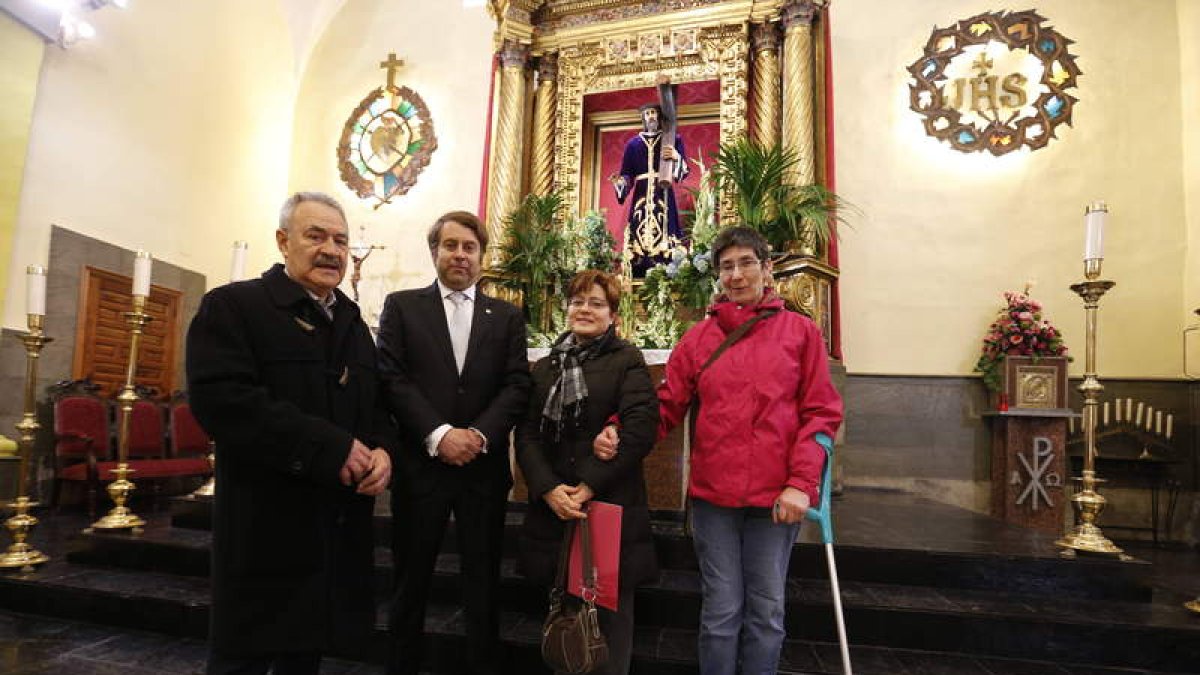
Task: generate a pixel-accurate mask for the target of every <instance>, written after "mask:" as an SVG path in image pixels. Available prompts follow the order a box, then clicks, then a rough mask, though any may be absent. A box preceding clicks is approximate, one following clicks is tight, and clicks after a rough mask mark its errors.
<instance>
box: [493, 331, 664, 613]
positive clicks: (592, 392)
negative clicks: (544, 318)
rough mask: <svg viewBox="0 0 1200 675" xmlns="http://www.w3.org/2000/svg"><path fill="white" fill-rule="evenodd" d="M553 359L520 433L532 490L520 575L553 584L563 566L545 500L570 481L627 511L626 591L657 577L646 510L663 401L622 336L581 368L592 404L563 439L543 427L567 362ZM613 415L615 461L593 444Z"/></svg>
mask: <svg viewBox="0 0 1200 675" xmlns="http://www.w3.org/2000/svg"><path fill="white" fill-rule="evenodd" d="M557 361H558V358H557V357H556V356H553V355H551V356H547V357H545V358H543V359H541V360H539V361H538V362H537V363H536V364H535V365H534V366H533V395H532V397H531V398H530V401H529V409H528V412H527V413H526V415H525V418H524V419H523V420H522V422H521V424H520V426H518V427H517V462H518V463H519V464H520V466H521V472H522V473H523V475H524V476H525V482H526V484H527V485H528V486H529V510H528V511H527V512H526V515H525V523H524V525H523V527H522V528H521V539H520V543H521V546H520V551H521V558H520V562H521V569H522V571H523V572H524V573H525V575H526V576H527V577H529V578H530V579H532V580H534V581H536V582H538V583H541V584H544V585H546V586H550V585H551V584H553V583H554V576H555V572H556V571H557V567H558V552H559V547H560V546H561V544H562V537H563V527H564V524H563V521H561V520H559V519H558V516H556V515H554V512H553V511H551V510H550V507H549V506H547V505H546V502H545V500H544V499H542V495H543V494H545V493H546V492H548V491H549V490H551V489H553V488H554V487H555V486H557V485H559V484H561V483H566V484H568V485H576V484H578V483H581V482H583V483H587V484H588V486H590V487H591V488H592V490H593V491H595V493H596V496H595V499H598V500H600V501H605V502H611V503H614V504H620V505H621V506H623V507H624V509H623V514H622V519H621V574H620V584H621V588H622V589H625V588H632V587H633V586H637V585H638V584H642V583H646V582H648V581H652V580H654V579H657V578H658V558H657V556H656V555H655V552H654V538H653V535H652V533H651V531H650V511H649V509H648V508H647V506H646V479H645V476H644V475H643V473H642V460H643V459H644V458H645V457H646V455H647V454H649V453H650V450H651V448H652V447H653V446H654V440H655V434H656V433H657V430H658V398H657V397H656V396H655V393H654V386H653V384H652V383H651V381H650V372H649V371H648V370H647V369H646V362H645V360H644V359H643V358H642V353H641V352H640V351H639V350H638V349H637V348H636V347H634V346H633V345H631V344H629V343H628V342H626V341H624V340H621V339H619V338H616V339H613V340H612V341H611V342H610V343H609V344H608V345H607V346H605V347H604V348H602V351H601V352H600V353H599V354H597V355H596V356H594V357H592V358H590V359H588V360H586V361H584V362H583V378H584V381H585V382H586V383H587V388H588V398H587V402H586V404H585V405H584V408H583V410H582V411H581V412H580V415H579V420H578V426H576V425H575V424H574V423H573V422H572V421H571V419H570V418H569V417H568V418H567V419H565V420H564V424H563V429H562V433H561V436H560V440H558V441H557V442H556V441H555V440H554V432H553V429H552V428H550V426H549V423H547V424H546V425H545V426H546V428H545V429H543V428H542V427H543V424H542V408H543V407H544V406H545V404H546V397H547V395H548V394H549V392H550V386H551V385H552V384H554V382H555V380H557V379H558V375H559V371H560V369H561V364H559V363H557ZM613 414H619V417H620V420H621V431H620V446H619V448H618V452H617V456H616V457H615V458H613V459H612V460H609V461H601V460H599V459H597V458H596V456H595V455H594V454H593V453H592V440H593V439H594V438H595V437H596V434H598V433H599V432H600V430H601V429H602V428H603V427H604V425H605V423H606V422H607V421H608V419H609V418H610V417H611V416H612V415H613Z"/></svg>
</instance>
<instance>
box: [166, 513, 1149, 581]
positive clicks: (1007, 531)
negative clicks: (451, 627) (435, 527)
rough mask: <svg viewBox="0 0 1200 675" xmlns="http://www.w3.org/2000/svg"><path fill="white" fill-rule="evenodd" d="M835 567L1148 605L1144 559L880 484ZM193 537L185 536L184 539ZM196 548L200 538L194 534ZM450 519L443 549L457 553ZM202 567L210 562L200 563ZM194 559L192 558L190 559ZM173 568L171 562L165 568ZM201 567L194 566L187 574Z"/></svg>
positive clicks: (201, 523)
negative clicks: (1067, 556)
mask: <svg viewBox="0 0 1200 675" xmlns="http://www.w3.org/2000/svg"><path fill="white" fill-rule="evenodd" d="M524 509H525V505H524V504H516V503H510V504H509V510H508V513H507V514H506V516H505V536H504V556H505V557H506V558H510V557H516V555H517V546H518V543H517V540H518V532H519V530H520V526H521V523H522V522H523V520H524V518H525V514H524ZM172 511H173V514H172V519H171V523H172V525H174V526H175V529H180V530H185V531H188V532H191V531H194V530H197V529H208V528H209V527H211V517H210V516H209V513H210V511H209V510H208V506H207V504H206V503H196V502H195V501H193V500H190V499H180V500H177V501H176V503H174V504H173V505H172ZM834 524H835V530H836V536H837V543H836V548H837V564H838V572H839V574H840V576H841V578H842V579H852V580H858V581H870V582H875V583H883V584H899V585H905V586H935V587H938V588H962V589H975V590H981V591H994V592H998V593H1005V592H1012V593H1020V594H1026V595H1043V594H1054V595H1055V596H1057V597H1060V598H1085V599H1108V600H1121V601H1127V602H1148V601H1149V600H1150V599H1151V588H1150V586H1149V584H1148V583H1147V581H1146V573H1147V571H1148V570H1147V567H1148V566H1147V565H1146V563H1144V562H1141V561H1134V562H1118V561H1116V560H1115V559H1111V558H1093V557H1081V558H1079V559H1077V560H1073V561H1064V560H1062V558H1061V557H1060V555H1059V550H1058V548H1057V547H1056V546H1055V544H1054V541H1055V540H1056V539H1057V536H1054V535H1050V534H1046V533H1043V532H1038V531H1035V530H1029V529H1026V528H1021V527H1015V526H1012V525H1008V524H1005V523H1003V522H1001V521H998V520H995V519H992V518H988V517H986V516H980V515H978V514H975V513H972V512H970V511H967V510H965V509H959V508H955V507H952V506H947V505H944V504H937V503H935V502H930V501H928V500H925V499H922V498H919V497H914V496H912V495H908V494H905V493H896V492H893V491H886V490H851V491H849V493H848V497H847V498H846V499H842V500H838V501H837V502H835V504H834ZM651 527H652V529H653V532H654V540H655V550H656V551H657V553H658V558H659V565H660V566H661V567H662V568H663V569H682V570H696V569H697V563H696V554H695V550H694V548H693V547H692V541H691V538H690V536H688V534H687V532H686V531H685V528H684V526H683V523H682V522H681V519H680V518H678V517H677V516H676V515H675V514H658V515H657V517H655V519H654V520H653V521H652V522H651ZM375 535H376V541H377V542H378V543H379V544H380V545H388V544H390V542H391V537H392V528H391V518H390V517H388V516H377V517H376V519H375ZM187 536H191V535H185V538H186V537H187ZM819 536H820V533H819V531H818V530H817V528H815V527H812V526H808V527H805V528H803V529H802V530H801V535H800V539H801V541H800V543H799V544H798V545H797V546H796V547H795V548H794V549H793V553H792V560H791V565H790V567H789V570H788V573H789V575H790V576H792V577H805V578H825V577H826V575H827V572H826V569H827V568H826V563H825V553H824V548H823V547H822V546H820V544H819V543H818V542H819ZM196 541H197V542H200V543H201V545H202V546H204V547H206V546H207V543H206V542H205V540H203V538H201V539H198V540H196ZM457 542H458V540H457V538H456V535H455V527H454V521H453V520H451V521H450V523H449V525H448V527H447V528H446V536H445V539H444V540H443V543H442V551H443V552H447V553H454V552H456V551H457ZM202 564H204V565H207V562H206V561H204V562H203V563H202ZM193 566H194V565H193ZM167 568H168V569H169V568H170V567H169V566H168V567H167ZM189 573H194V574H207V573H208V571H207V567H204V568H203V570H201V571H194V572H189Z"/></svg>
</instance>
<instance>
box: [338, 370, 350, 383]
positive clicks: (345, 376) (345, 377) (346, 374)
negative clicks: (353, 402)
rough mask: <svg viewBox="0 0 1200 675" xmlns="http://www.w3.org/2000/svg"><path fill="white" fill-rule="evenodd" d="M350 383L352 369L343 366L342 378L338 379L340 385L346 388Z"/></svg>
mask: <svg viewBox="0 0 1200 675" xmlns="http://www.w3.org/2000/svg"><path fill="white" fill-rule="evenodd" d="M349 381H350V368H349V367H348V366H342V376H341V377H339V378H338V384H339V385H341V386H343V387H344V386H346V383H347V382H349Z"/></svg>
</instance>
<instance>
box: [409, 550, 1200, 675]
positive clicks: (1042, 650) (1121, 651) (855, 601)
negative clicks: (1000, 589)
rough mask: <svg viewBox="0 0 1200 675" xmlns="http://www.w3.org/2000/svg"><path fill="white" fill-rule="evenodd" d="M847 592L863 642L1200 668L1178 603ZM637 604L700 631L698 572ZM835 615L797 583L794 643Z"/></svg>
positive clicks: (440, 596)
mask: <svg viewBox="0 0 1200 675" xmlns="http://www.w3.org/2000/svg"><path fill="white" fill-rule="evenodd" d="M458 570H459V559H458V556H457V555H454V554H443V555H442V556H439V558H438V564H437V568H436V572H437V573H436V574H435V577H434V588H433V595H432V597H433V598H434V599H436V600H437V601H439V602H444V603H454V604H457V603H459V602H461V593H460V585H459V578H458ZM501 576H502V580H501V592H500V598H501V604H502V606H503V607H505V608H506V609H509V610H513V611H520V612H522V613H525V614H530V615H533V616H541V615H543V614H544V613H545V611H546V589H545V588H543V587H541V586H538V585H536V584H532V583H530V582H529V581H528V580H526V579H525V578H524V577H522V576H520V575H519V574H518V573H517V571H516V566H515V563H514V562H513V561H511V560H505V561H504V564H503V565H502V570H501ZM841 592H842V605H843V611H844V612H845V617H846V624H847V630H848V632H849V635H850V641H851V643H853V644H855V645H862V646H875V647H892V648H904V649H917V650H929V651H937V652H961V653H968V654H976V655H982V656H988V657H1001V658H1035V659H1043V660H1048V661H1060V660H1071V659H1074V660H1077V661H1079V662H1082V663H1093V664H1100V665H1119V666H1125V667H1143V668H1151V667H1154V668H1162V669H1171V668H1185V669H1186V668H1187V667H1189V665H1190V664H1198V663H1200V621H1197V620H1196V619H1195V617H1193V616H1192V615H1191V614H1189V613H1188V612H1187V611H1186V610H1185V609H1184V608H1183V607H1182V605H1181V604H1180V603H1179V602H1176V601H1175V600H1177V599H1176V598H1171V599H1170V601H1169V602H1157V603H1144V602H1120V601H1110V600H1081V599H1070V598H1061V597H1056V596H1053V595H1049V596H1044V595H1017V594H1010V593H1003V594H1001V593H994V592H987V591H978V590H973V589H956V588H927V587H914V586H899V585H894V584H880V583H874V582H860V581H843V582H842V583H841ZM636 606H637V613H638V623H639V624H642V625H647V626H657V627H663V628H670V629H682V630H695V629H696V628H697V625H698V620H699V616H700V579H699V575H698V573H696V572H691V571H683V570H666V571H664V572H663V574H662V575H661V576H660V578H659V580H658V581H657V582H656V583H652V584H648V585H645V586H642V587H641V588H639V589H638V594H637V600H636ZM833 611H834V610H833V601H832V590H831V587H830V584H829V583H828V581H827V580H818V579H807V578H794V579H791V580H790V581H789V582H788V589H787V615H786V616H787V619H786V626H787V633H788V635H789V636H790V637H794V638H797V639H802V640H814V641H835V640H836V639H837V633H836V630H837V628H836V624H835V622H834V614H833Z"/></svg>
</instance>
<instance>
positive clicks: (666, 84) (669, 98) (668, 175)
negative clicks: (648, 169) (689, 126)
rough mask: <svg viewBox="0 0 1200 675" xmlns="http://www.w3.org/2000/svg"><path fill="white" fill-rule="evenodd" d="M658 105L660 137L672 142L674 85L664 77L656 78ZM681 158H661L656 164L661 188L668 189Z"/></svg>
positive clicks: (674, 111) (673, 129)
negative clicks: (659, 109) (660, 115)
mask: <svg viewBox="0 0 1200 675" xmlns="http://www.w3.org/2000/svg"><path fill="white" fill-rule="evenodd" d="M657 83H658V105H659V106H660V107H661V108H662V120H661V124H662V137H663V138H665V139H668V140H667V141H666V143H671V142H673V140H674V138H675V127H676V124H675V121H676V119H677V114H676V110H675V85H673V84H671V80H670V78H668V77H667V76H666V75H659V76H658V81H657ZM682 159H683V158H681V157H674V158H671V159H667V158H666V157H663V158H662V159H661V161H659V163H658V182H659V185H662V186H663V187H670V186H671V183H672V182H673V181H674V180H675V179H676V173H675V172H676V165H677V164H678V163H679V162H680V161H681V160H682Z"/></svg>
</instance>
